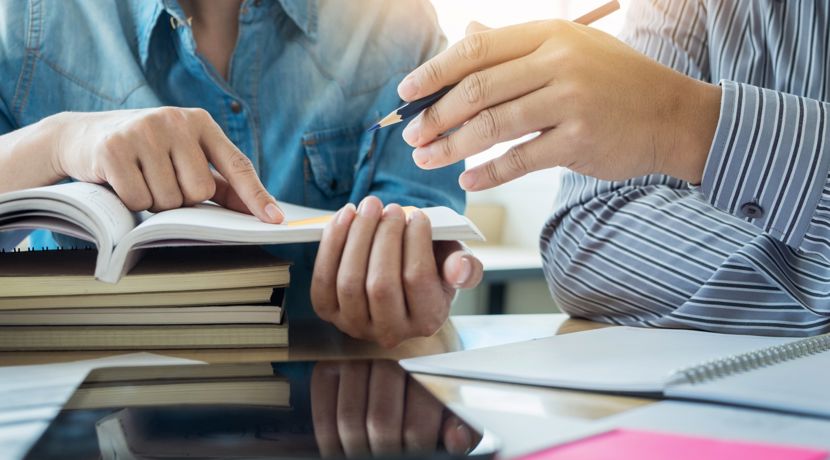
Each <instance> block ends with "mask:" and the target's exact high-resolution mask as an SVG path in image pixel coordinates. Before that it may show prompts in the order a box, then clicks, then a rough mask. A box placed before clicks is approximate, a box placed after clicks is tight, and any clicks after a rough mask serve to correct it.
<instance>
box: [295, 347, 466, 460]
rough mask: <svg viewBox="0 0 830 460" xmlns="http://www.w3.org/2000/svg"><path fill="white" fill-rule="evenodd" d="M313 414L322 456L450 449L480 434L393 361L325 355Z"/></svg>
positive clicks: (316, 377)
mask: <svg viewBox="0 0 830 460" xmlns="http://www.w3.org/2000/svg"><path fill="white" fill-rule="evenodd" d="M311 416H312V423H313V424H314V436H315V438H316V440H317V446H318V447H319V449H320V455H321V456H322V457H342V456H343V455H344V454H345V455H346V456H347V457H355V456H361V455H365V454H367V453H369V452H371V453H372V454H374V455H382V454H386V455H394V454H399V453H402V452H405V453H407V454H413V453H423V454H429V453H432V452H434V451H435V450H436V449H437V447H438V446H439V443H440V444H443V445H444V447H445V448H446V449H447V451H449V452H450V453H455V454H463V453H465V452H468V451H469V450H470V449H471V448H473V447H475V444H476V443H477V441H478V440H477V439H475V438H476V434H475V432H474V431H472V430H471V429H470V428H469V427H468V426H467V425H465V424H464V423H462V422H461V420H459V419H458V417H456V416H455V415H452V414H450V413H448V412H445V411H444V410H443V407H442V406H441V404H440V403H439V402H438V401H437V400H436V399H435V398H434V397H433V396H432V395H430V394H429V393H428V392H427V391H426V390H425V389H424V387H422V386H421V385H419V384H418V383H417V382H415V381H414V380H413V379H412V377H409V376H407V375H406V374H405V373H404V372H403V370H402V369H401V368H400V367H399V366H398V365H397V364H395V363H394V362H392V361H339V362H338V361H321V362H319V363H317V364H316V365H315V366H314V370H313V371H312V374H311Z"/></svg>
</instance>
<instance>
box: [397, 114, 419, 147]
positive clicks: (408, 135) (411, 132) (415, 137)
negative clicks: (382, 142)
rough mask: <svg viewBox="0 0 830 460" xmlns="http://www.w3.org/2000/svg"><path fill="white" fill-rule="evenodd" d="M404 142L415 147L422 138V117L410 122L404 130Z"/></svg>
mask: <svg viewBox="0 0 830 460" xmlns="http://www.w3.org/2000/svg"><path fill="white" fill-rule="evenodd" d="M401 135H402V136H403V140H404V141H406V143H407V144H409V145H411V146H413V147H415V146H416V145H418V141H419V140H420V138H421V116H420V115H418V116H417V117H415V119H414V120H412V121H410V122H409V124H408V125H406V128H404V129H403V133H401Z"/></svg>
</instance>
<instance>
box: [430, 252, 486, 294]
mask: <svg viewBox="0 0 830 460" xmlns="http://www.w3.org/2000/svg"><path fill="white" fill-rule="evenodd" d="M436 245H437V246H438V247H437V248H436V254H435V256H436V259H437V260H438V261H439V263H440V265H441V278H442V279H443V281H444V284H446V285H447V286H452V287H453V288H456V289H469V288H473V287H476V286H477V285H478V283H479V282H481V278H482V277H483V276H484V267H483V265H482V264H481V261H480V260H478V259H477V258H475V257H474V256H473V255H472V254H470V253H469V252H468V251H467V250H466V249H465V248H464V247H463V246H462V245H461V244H460V243H458V242H456V241H441V242H436ZM442 259H443V261H442Z"/></svg>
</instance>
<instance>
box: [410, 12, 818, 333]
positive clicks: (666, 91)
mask: <svg viewBox="0 0 830 460" xmlns="http://www.w3.org/2000/svg"><path fill="white" fill-rule="evenodd" d="M829 48H830V1H828V0H816V1H800V0H799V1H780V0H756V1H751V2H748V1H738V0H650V1H649V0H635V1H634V2H633V3H632V5H631V6H630V9H629V13H628V17H627V22H626V28H625V31H624V32H623V33H622V36H621V37H620V39H619V40H618V39H615V38H613V37H611V36H609V35H607V34H604V33H602V32H599V31H597V30H594V29H590V28H587V27H583V26H579V25H576V24H573V23H569V22H565V21H540V22H535V23H528V24H524V25H519V26H513V27H507V28H504V29H492V30H490V29H486V28H484V27H483V26H479V25H472V26H471V28H470V30H468V36H467V37H466V38H465V39H464V40H463V41H461V42H460V43H458V44H456V45H455V46H453V47H452V48H450V49H448V50H447V51H446V52H444V53H442V54H440V55H438V56H436V57H435V58H433V59H432V60H430V61H428V62H427V63H425V64H424V65H422V66H421V67H419V68H418V69H416V70H415V71H413V72H412V73H411V74H410V75H409V76H408V77H407V78H406V79H405V80H404V81H403V82H402V83H401V85H400V86H399V88H398V91H399V93H400V95H401V96H402V97H403V98H404V99H405V100H412V99H415V98H418V97H421V96H423V95H425V94H429V93H431V92H434V91H435V90H437V89H439V88H441V87H442V86H444V85H446V84H449V83H452V82H455V81H460V83H459V84H458V86H457V87H456V88H455V89H453V90H452V91H451V92H450V93H449V94H448V95H447V96H445V97H444V98H443V99H442V100H441V101H440V102H439V103H437V104H436V105H434V106H433V107H432V108H430V109H429V110H427V111H425V112H424V113H423V114H422V115H421V116H419V117H418V118H416V119H415V120H413V122H412V123H411V124H410V125H409V126H408V127H407V129H406V130H405V131H404V133H403V135H404V138H405V140H407V142H408V143H409V144H410V145H412V146H414V147H416V149H415V151H414V152H413V157H414V160H415V162H416V163H417V164H418V165H420V166H421V167H424V168H437V167H442V166H445V165H448V164H451V163H455V162H457V161H459V160H461V159H463V158H465V157H468V156H470V155H473V154H475V153H478V152H481V151H483V150H485V149H486V148H488V147H490V146H492V145H493V144H495V143H496V142H500V141H505V140H509V139H515V138H518V137H519V136H522V135H525V134H528V133H533V132H538V133H539V134H538V136H536V137H534V138H532V139H531V140H528V141H526V142H523V143H520V144H518V145H516V146H515V147H513V148H511V149H510V150H509V151H508V152H507V153H505V154H504V155H503V156H501V157H499V158H496V159H494V160H492V161H490V162H487V163H485V164H483V165H481V166H478V167H475V168H472V169H470V170H468V171H466V172H464V173H463V174H462V175H461V177H460V179H459V181H460V183H461V185H462V187H464V188H465V189H467V190H471V191H474V190H482V189H486V188H490V187H493V186H496V185H499V184H502V183H504V182H506V181H509V180H512V179H514V178H517V177H519V176H522V175H524V174H525V173H527V172H530V171H533V170H538V169H541V168H548V167H554V166H564V167H566V168H568V169H569V170H570V171H568V172H566V174H565V175H564V177H563V179H562V185H561V187H562V189H561V192H560V193H561V194H560V196H559V204H558V207H557V209H556V210H555V212H554V213H553V215H552V216H551V217H550V219H549V220H548V222H547V224H546V225H545V228H544V229H543V231H542V235H541V245H540V246H541V251H542V255H543V259H544V263H545V274H546V278H547V280H548V282H549V285H550V290H551V293H552V294H553V296H554V298H555V299H556V300H557V302H558V303H559V304H560V305H561V307H562V308H563V309H564V310H565V311H566V312H568V313H570V314H571V315H573V316H577V317H583V318H588V319H592V320H597V321H603V322H608V323H614V324H625V325H639V326H652V327H670V328H694V329H702V330H708V331H716V332H728V333H745V334H763V335H786V336H801V335H812V334H818V333H824V332H828V331H830V178H828V170H830V139H828V138H829V137H830V128H828V120H827V118H828V115H830V103H828V93H830V77H829V76H828V75H830V54H829V53H830V49H829ZM463 122H466V123H465V124H464V125H463V127H461V128H460V129H459V130H458V131H456V132H455V133H453V134H452V135H450V136H447V137H439V134H440V133H442V132H445V131H446V130H447V129H448V128H450V127H453V126H457V125H460V124H462V123H463Z"/></svg>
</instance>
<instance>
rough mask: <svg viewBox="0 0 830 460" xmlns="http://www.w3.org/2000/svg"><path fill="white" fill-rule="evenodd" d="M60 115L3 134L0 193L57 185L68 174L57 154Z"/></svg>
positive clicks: (0, 145)
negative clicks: (58, 161) (64, 172)
mask: <svg viewBox="0 0 830 460" xmlns="http://www.w3.org/2000/svg"><path fill="white" fill-rule="evenodd" d="M59 118H60V115H56V116H51V117H47V118H44V119H43V120H41V121H39V122H37V123H34V124H32V125H29V126H26V127H23V128H20V129H18V130H16V131H12V132H10V133H7V134H4V135H2V136H0V193H5V192H10V191H13V190H21V189H25V188H31V187H40V186H44V185H50V184H54V183H55V182H58V181H59V180H61V179H64V178H65V177H66V175H65V174H63V173H62V172H61V170H60V167H59V165H58V164H57V161H56V156H55V155H54V152H55V149H56V147H59V141H58V139H57V134H56V133H57V129H58V125H59V124H60V119H59Z"/></svg>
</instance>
